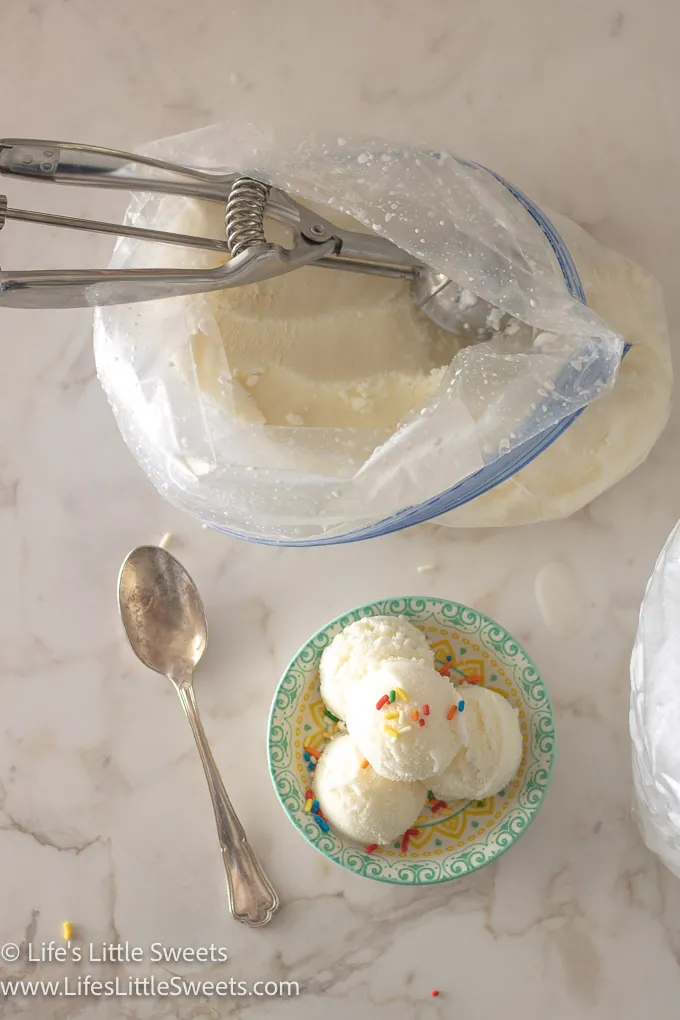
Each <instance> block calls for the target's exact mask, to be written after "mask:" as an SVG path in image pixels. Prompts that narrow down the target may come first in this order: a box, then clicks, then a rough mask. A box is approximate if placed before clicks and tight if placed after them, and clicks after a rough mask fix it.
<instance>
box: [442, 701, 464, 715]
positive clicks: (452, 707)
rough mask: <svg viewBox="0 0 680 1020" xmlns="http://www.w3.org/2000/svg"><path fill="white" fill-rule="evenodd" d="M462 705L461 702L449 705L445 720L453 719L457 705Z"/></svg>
mask: <svg viewBox="0 0 680 1020" xmlns="http://www.w3.org/2000/svg"><path fill="white" fill-rule="evenodd" d="M462 704H463V702H462V701H461V702H459V703H458V705H451V708H450V709H449V710H448V712H447V714H446V718H447V719H453V717H454V715H455V714H456V712H457V711H458V707H459V705H462Z"/></svg>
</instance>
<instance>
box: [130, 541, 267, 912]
mask: <svg viewBox="0 0 680 1020" xmlns="http://www.w3.org/2000/svg"><path fill="white" fill-rule="evenodd" d="M118 605H119V607H120V615H121V617H122V620H123V626H124V627H125V633H126V634H127V637H128V641H129V642H130V644H131V645H132V650H133V651H134V653H135V655H136V656H137V657H138V658H139V659H141V661H142V662H143V663H144V665H145V666H148V667H149V669H153V670H155V671H156V672H157V673H162V674H163V675H164V676H167V677H168V679H169V680H172V682H173V684H174V685H175V690H176V691H177V693H178V695H179V700H180V701H181V702H182V708H183V709H184V711H185V712H186V714H187V718H188V720H189V724H190V726H191V729H192V731H193V734H194V737H195V738H196V745H197V747H198V752H199V754H200V756H201V761H202V762H203V769H204V771H205V777H206V779H207V780H208V788H209V790H210V796H211V797H212V802H213V809H214V811H215V821H216V822H217V835H218V837H219V840H220V846H221V848H222V858H223V860H224V867H225V869H226V872H227V891H228V894H229V909H230V910H231V913H232V914H233V916H234V918H235V919H236V920H237V921H241V922H242V923H243V924H247V925H249V926H250V927H251V928H257V927H259V926H260V925H263V924H267V922H268V921H271V919H272V915H273V914H274V911H275V910H276V909H277V907H278V905H279V898H278V896H277V895H276V893H275V892H274V889H273V887H272V884H271V882H270V881H269V879H268V878H267V876H266V875H265V873H264V871H263V870H262V867H261V865H260V863H259V861H258V860H257V857H256V856H255V854H254V853H253V850H252V848H251V846H250V844H249V843H248V840H247V839H246V834H245V832H244V830H243V826H242V825H241V823H240V822H239V820H238V818H237V816H236V812H235V811H234V809H233V807H232V805H231V801H230V800H229V797H228V796H227V791H226V790H225V788H224V784H223V782H222V779H221V777H220V774H219V772H218V769H217V765H216V763H215V759H214V758H213V756H212V752H211V750H210V746H209V744H208V738H207V737H206V735H205V730H204V729H203V724H202V723H201V720H200V718H199V715H198V706H197V704H196V699H195V697H194V689H193V672H194V669H195V668H196V666H197V665H198V662H199V660H200V658H201V656H202V655H203V652H204V651H205V646H206V644H207V641H208V627H207V623H206V619H205V613H204V611H203V604H202V603H201V598H200V596H199V594H198V590H197V588H196V585H195V584H194V582H193V581H192V579H191V578H190V577H189V574H188V573H187V572H186V570H185V569H184V567H183V566H182V564H181V563H179V562H178V561H177V560H176V559H175V557H174V556H171V555H170V553H169V552H166V550H165V549H161V548H160V547H158V546H153V545H146V546H144V545H143V546H139V548H137V549H133V551H132V552H131V553H130V555H129V556H128V557H127V559H126V560H125V561H124V563H123V566H122V567H121V569H120V576H119V578H118Z"/></svg>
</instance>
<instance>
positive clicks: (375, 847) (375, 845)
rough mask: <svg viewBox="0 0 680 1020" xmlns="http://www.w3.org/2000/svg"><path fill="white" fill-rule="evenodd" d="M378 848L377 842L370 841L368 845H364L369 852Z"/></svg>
mask: <svg viewBox="0 0 680 1020" xmlns="http://www.w3.org/2000/svg"><path fill="white" fill-rule="evenodd" d="M377 849H378V844H377V843H369V845H368V846H367V847H364V850H365V851H366V853H367V854H372V853H373V851H374V850H377Z"/></svg>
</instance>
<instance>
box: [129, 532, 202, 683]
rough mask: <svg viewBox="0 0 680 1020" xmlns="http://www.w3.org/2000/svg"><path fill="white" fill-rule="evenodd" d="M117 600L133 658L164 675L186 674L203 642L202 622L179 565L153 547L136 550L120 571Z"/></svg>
mask: <svg viewBox="0 0 680 1020" xmlns="http://www.w3.org/2000/svg"><path fill="white" fill-rule="evenodd" d="M118 601H119V605H120V613H121V617H122V620H123V626H124V628H125V633H126V634H127V638H128V641H129V642H130V644H131V645H132V650H133V651H134V653H135V655H136V656H137V658H138V659H141V661H142V662H143V663H144V665H145V666H148V667H149V669H153V670H155V672H156V673H162V674H163V675H164V676H169V677H173V678H177V679H179V678H181V677H183V676H191V674H192V673H193V671H194V669H195V668H196V666H197V665H198V663H199V661H200V659H201V656H202V655H203V652H204V651H205V646H206V644H207V642H208V624H207V621H206V618H205V612H204V610H203V603H202V602H201V598H200V596H199V594H198V591H197V589H196V585H195V584H194V582H193V581H192V579H191V577H190V576H189V574H188V573H187V572H186V570H185V569H184V567H183V566H182V564H181V563H180V562H179V561H178V560H176V559H175V557H174V556H172V555H171V554H170V553H169V552H167V551H166V550H165V549H161V548H160V547H159V546H150V545H142V546H139V547H138V548H137V549H134V550H133V551H132V552H131V553H130V555H129V556H128V557H127V559H126V560H125V562H124V563H123V566H122V567H121V571H120V577H119V580H118Z"/></svg>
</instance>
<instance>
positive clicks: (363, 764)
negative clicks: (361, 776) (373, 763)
mask: <svg viewBox="0 0 680 1020" xmlns="http://www.w3.org/2000/svg"><path fill="white" fill-rule="evenodd" d="M368 765H369V762H368V758H364V760H363V761H362V763H361V767H362V769H367V768H368Z"/></svg>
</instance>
